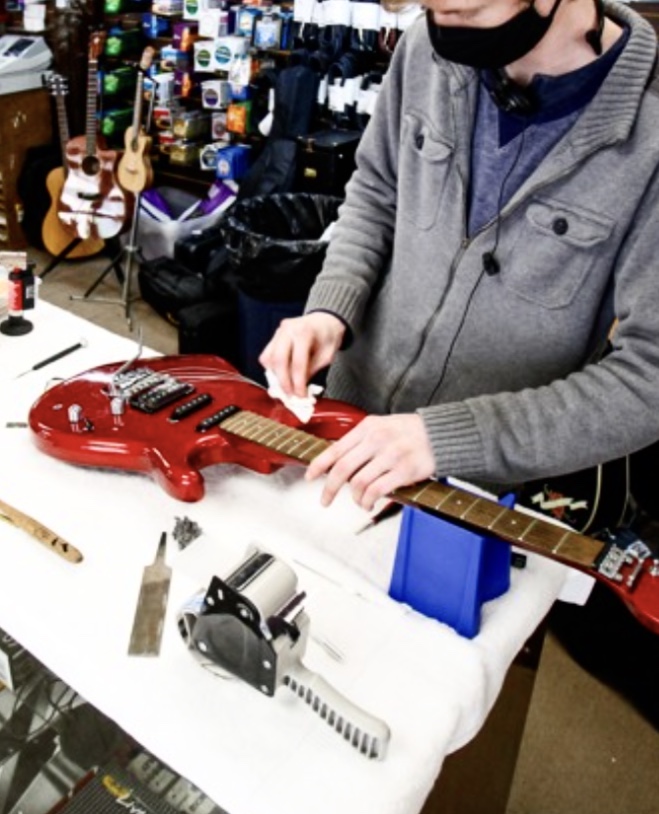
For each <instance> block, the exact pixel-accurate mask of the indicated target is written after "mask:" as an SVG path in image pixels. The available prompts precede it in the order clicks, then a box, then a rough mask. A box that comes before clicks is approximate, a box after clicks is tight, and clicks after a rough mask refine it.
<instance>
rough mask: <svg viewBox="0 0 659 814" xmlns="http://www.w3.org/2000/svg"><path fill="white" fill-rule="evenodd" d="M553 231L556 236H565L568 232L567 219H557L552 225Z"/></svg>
mask: <svg viewBox="0 0 659 814" xmlns="http://www.w3.org/2000/svg"><path fill="white" fill-rule="evenodd" d="M552 229H553V230H554V234H555V235H564V234H565V233H566V232H567V230H568V222H567V220H566V219H565V218H556V220H555V221H554V222H553V223H552Z"/></svg>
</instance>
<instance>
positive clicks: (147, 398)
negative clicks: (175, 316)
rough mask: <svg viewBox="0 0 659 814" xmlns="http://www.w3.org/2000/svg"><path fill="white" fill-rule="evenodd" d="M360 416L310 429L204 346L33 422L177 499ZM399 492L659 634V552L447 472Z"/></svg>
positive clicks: (342, 414)
mask: <svg viewBox="0 0 659 814" xmlns="http://www.w3.org/2000/svg"><path fill="white" fill-rule="evenodd" d="M362 418H363V413H362V412H361V411H359V410H357V409H356V408H354V407H351V406H349V405H347V404H343V403H341V402H337V401H332V400H330V399H319V401H318V405H317V410H316V412H315V413H314V416H313V418H312V419H311V421H310V422H309V424H307V425H306V428H307V429H309V430H310V432H306V431H305V432H303V431H302V430H300V429H298V427H299V422H298V421H297V419H296V418H295V417H294V416H293V414H292V413H290V412H289V411H288V410H286V408H285V407H284V406H283V405H282V404H281V403H279V402H275V401H273V400H272V399H271V398H270V397H269V396H268V395H267V392H266V391H265V389H264V388H262V387H259V386H258V385H257V384H255V383H253V382H250V381H249V380H248V379H245V378H244V377H243V376H241V375H240V374H239V373H238V371H237V370H235V369H234V368H233V367H231V365H229V364H228V363H226V362H224V361H222V360H221V359H218V358H217V357H215V356H204V355H198V356H170V357H167V356H164V357H161V358H158V359H148V360H143V361H142V360H132V361H129V362H125V363H123V364H114V365H105V366H104V367H100V368H96V369H95V370H91V371H88V372H86V373H82V374H80V375H79V376H76V377H74V378H72V379H69V380H68V381H66V382H63V383H61V384H58V385H55V386H54V387H52V388H51V389H50V390H48V391H47V392H46V393H44V395H42V396H41V397H40V399H39V400H38V401H37V402H36V403H35V404H34V405H33V407H32V409H31V411H30V417H29V420H30V428H31V430H32V433H33V435H34V438H35V440H36V443H37V446H38V447H39V448H40V449H41V450H42V451H44V452H46V453H48V454H49V455H52V456H54V457H56V458H60V459H62V460H65V461H68V462H71V463H75V464H82V465H85V466H94V467H110V468H114V469H126V470H133V471H138V472H147V473H149V474H151V475H152V476H153V477H154V478H155V479H156V480H157V481H158V483H160V485H161V486H163V487H164V488H165V490H166V491H167V492H168V493H169V494H171V495H172V496H173V497H175V498H178V499H179V500H187V501H194V500H199V499H201V498H202V497H203V494H204V483H203V477H202V475H201V473H200V470H201V469H203V468H204V467H207V466H211V465H212V464H218V463H237V464H240V465H241V466H245V467H247V468H249V469H252V470H254V471H257V472H262V473H268V472H272V471H273V470H275V469H277V468H279V467H282V466H285V465H286V464H290V463H292V462H295V461H297V462H301V463H305V464H307V463H310V462H311V461H312V460H313V459H314V458H315V457H316V456H317V455H319V454H320V453H321V452H322V451H323V450H324V449H325V448H326V446H327V444H328V443H330V441H331V440H332V439H336V438H338V437H340V436H341V435H343V434H344V433H345V432H346V431H347V430H348V429H350V428H351V427H353V426H354V425H355V424H356V423H357V422H359V421H360V420H361V419H362ZM311 433H313V434H311ZM391 497H392V498H393V499H394V500H395V501H397V502H399V503H403V504H407V505H411V506H418V507H420V508H423V509H426V510H428V511H430V512H433V513H435V514H437V515H439V516H443V517H448V518H450V519H451V520H453V521H454V522H456V523H458V524H460V525H464V526H466V527H468V528H471V529H476V530H478V531H480V532H481V533H482V532H486V533H487V534H493V535H495V536H497V537H499V538H501V539H502V540H505V541H507V542H509V543H513V544H515V545H517V546H519V547H520V548H523V549H527V550H529V551H533V552H536V553H538V554H541V555H543V556H545V557H549V558H551V559H554V560H558V561H559V562H563V563H566V564H567V565H571V566H573V567H575V568H577V569H579V570H581V571H584V572H585V573H587V574H590V575H592V576H594V577H595V578H596V579H598V580H600V581H602V582H604V583H605V584H606V585H608V586H609V588H611V589H612V590H613V591H614V592H615V593H616V594H617V595H618V596H619V597H620V598H621V599H622V600H623V602H624V603H625V604H626V605H627V606H628V607H629V609H630V610H631V611H632V613H634V615H635V616H636V617H637V618H638V619H639V620H640V621H641V622H642V623H643V624H644V625H646V626H647V627H648V628H649V629H650V630H652V631H654V632H655V633H659V560H657V559H654V558H653V557H652V555H651V554H650V552H649V551H647V550H643V548H641V547H638V546H636V547H634V548H632V549H624V550H623V549H621V548H619V547H618V546H616V545H615V544H613V543H611V542H604V541H601V540H597V539H595V538H593V537H586V536H584V535H582V534H579V533H577V532H574V531H572V530H569V529H565V528H563V527H561V526H557V525H554V524H552V523H550V522H549V521H547V520H544V519H543V518H542V517H540V516H533V517H532V516H529V515H527V514H525V513H522V512H520V511H517V510H515V509H507V508H503V507H502V506H501V505H499V504H498V503H496V502H494V501H491V500H488V499H486V498H482V497H476V496H475V495H473V494H470V493H469V492H466V491H463V490H460V489H456V488H454V487H452V486H448V485H445V484H444V483H441V482H437V481H425V482H423V483H419V484H416V485H414V486H410V487H406V488H403V489H397V490H396V491H395V492H394V493H393V495H392V496H391Z"/></svg>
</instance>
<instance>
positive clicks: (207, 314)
mask: <svg viewBox="0 0 659 814" xmlns="http://www.w3.org/2000/svg"><path fill="white" fill-rule="evenodd" d="M178 348H179V353H213V354H215V355H216V356H220V357H221V358H222V359H225V360H226V361H227V362H229V363H230V364H232V365H234V366H235V367H237V368H240V364H241V355H240V339H239V329H238V308H237V304H236V298H235V294H233V293H229V295H228V297H227V299H225V300H218V301H216V302H212V301H211V302H200V303H196V304H194V305H188V306H185V307H184V308H181V309H180V310H179V312H178Z"/></svg>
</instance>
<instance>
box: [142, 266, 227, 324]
mask: <svg viewBox="0 0 659 814" xmlns="http://www.w3.org/2000/svg"><path fill="white" fill-rule="evenodd" d="M207 272H208V269H204V270H202V271H193V270H192V269H190V268H188V267H187V266H184V265H183V264H181V263H177V262H176V261H175V260H173V259H171V258H169V257H158V258H156V259H155V260H149V261H148V262H146V263H144V264H143V265H142V266H141V268H140V270H139V272H138V275H137V279H138V284H139V288H140V294H141V295H142V299H143V300H144V301H145V302H146V303H148V304H149V305H150V306H151V307H152V308H153V310H154V311H156V313H158V314H160V316H161V317H164V318H165V319H166V320H167V321H168V322H170V323H171V324H172V325H178V324H179V312H180V310H181V309H182V308H185V307H187V306H190V305H195V304H197V303H202V302H208V301H209V300H215V301H217V300H220V299H222V298H224V299H226V300H231V299H232V298H233V296H234V293H233V290H232V288H231V286H230V284H229V283H228V282H227V281H226V280H224V279H223V266H222V264H218V267H217V268H215V269H214V273H211V274H209V273H207Z"/></svg>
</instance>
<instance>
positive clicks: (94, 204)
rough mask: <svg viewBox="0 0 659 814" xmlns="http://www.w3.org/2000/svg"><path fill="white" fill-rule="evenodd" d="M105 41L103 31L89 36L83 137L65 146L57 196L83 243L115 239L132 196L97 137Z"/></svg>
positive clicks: (66, 219) (62, 212)
mask: <svg viewBox="0 0 659 814" xmlns="http://www.w3.org/2000/svg"><path fill="white" fill-rule="evenodd" d="M104 42H105V34H104V33H103V32H96V33H94V34H92V36H91V39H90V44H89V70H88V74H87V117H86V135H85V136H76V137H75V138H73V139H71V140H70V141H69V142H68V144H67V145H66V151H65V157H66V166H67V169H68V173H67V176H66V181H65V182H64V188H63V190H62V194H61V195H60V197H59V208H58V214H59V217H60V220H61V221H62V222H63V223H64V224H66V225H67V226H70V227H72V228H73V231H74V232H75V234H77V235H78V237H81V238H82V239H83V240H86V239H87V238H89V237H95V238H103V239H106V238H110V237H115V236H116V235H118V234H119V233H120V232H121V231H123V229H124V228H125V226H126V225H127V221H128V220H129V219H130V215H131V211H132V196H131V197H128V196H127V195H126V193H125V192H124V191H123V190H122V189H121V187H120V186H119V185H118V184H117V183H116V180H115V174H114V170H115V164H116V161H117V153H116V151H114V150H108V149H106V146H105V142H104V140H103V139H102V138H101V137H100V136H98V134H97V126H98V125H97V121H96V105H97V99H96V96H97V86H98V61H99V57H100V55H101V53H102V51H103V44H104Z"/></svg>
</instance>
